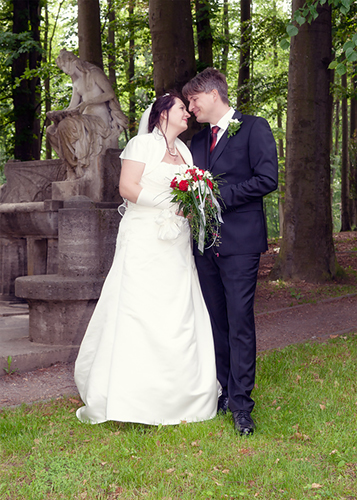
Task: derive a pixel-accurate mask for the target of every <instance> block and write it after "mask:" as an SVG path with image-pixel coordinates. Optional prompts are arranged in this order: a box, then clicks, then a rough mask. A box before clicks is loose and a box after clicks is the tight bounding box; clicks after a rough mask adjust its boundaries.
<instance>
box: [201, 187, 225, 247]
mask: <svg viewBox="0 0 357 500" xmlns="http://www.w3.org/2000/svg"><path fill="white" fill-rule="evenodd" d="M202 186H203V188H204V189H203V194H202V192H201V187H202ZM207 191H208V193H207ZM207 194H209V195H210V197H211V200H212V203H213V204H214V206H215V207H216V208H217V216H216V218H217V219H218V221H219V222H220V223H221V224H223V219H222V213H221V207H220V205H219V203H218V201H217V199H216V198H215V196H214V194H213V192H212V189H211V188H210V187H209V186H207V185H206V184H205V183H204V182H202V181H199V189H198V196H199V200H200V203H199V205H198V211H199V214H200V231H199V239H198V250H199V251H200V252H201V253H203V250H204V243H205V227H206V216H205V203H206V198H207ZM216 239H217V237H215V239H214V240H213V242H212V244H211V245H210V246H209V247H208V248H211V247H212V246H213V245H214V243H215V241H216Z"/></svg>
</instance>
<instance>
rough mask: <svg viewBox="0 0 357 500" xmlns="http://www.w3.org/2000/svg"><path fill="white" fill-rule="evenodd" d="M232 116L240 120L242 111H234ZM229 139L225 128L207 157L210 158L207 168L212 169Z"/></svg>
mask: <svg viewBox="0 0 357 500" xmlns="http://www.w3.org/2000/svg"><path fill="white" fill-rule="evenodd" d="M233 118H237V119H238V120H240V119H241V118H242V113H241V112H240V111H235V113H234V115H233ZM229 139H230V138H228V130H227V129H226V130H225V132H224V134H223V135H222V137H221V138H220V140H219V141H218V144H217V146H216V147H215V148H214V150H213V151H212V154H211V155H209V158H210V162H209V165H210V166H209V169H210V170H212V169H213V167H214V164H215V162H216V161H217V159H218V158H219V157H220V155H221V154H222V153H223V151H224V148H225V147H226V145H227V143H228V141H229Z"/></svg>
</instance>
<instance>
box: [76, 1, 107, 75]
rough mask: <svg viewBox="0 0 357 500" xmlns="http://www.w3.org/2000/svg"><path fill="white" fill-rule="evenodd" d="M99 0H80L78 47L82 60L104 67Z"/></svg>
mask: <svg viewBox="0 0 357 500" xmlns="http://www.w3.org/2000/svg"><path fill="white" fill-rule="evenodd" d="M100 32H101V28H100V10H99V0H78V48H79V57H80V59H82V61H88V62H90V63H92V64H96V65H97V66H99V67H100V68H101V69H103V55H102V43H101V33H100Z"/></svg>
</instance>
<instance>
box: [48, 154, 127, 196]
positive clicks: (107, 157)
mask: <svg viewBox="0 0 357 500" xmlns="http://www.w3.org/2000/svg"><path fill="white" fill-rule="evenodd" d="M121 151H122V150H121V149H107V150H106V152H105V154H104V155H102V156H97V157H96V158H94V159H93V160H92V162H93V165H92V166H91V169H89V168H88V170H87V171H86V169H84V171H85V174H84V176H83V177H80V178H79V179H75V180H65V181H57V182H53V183H52V199H53V200H63V201H64V200H68V199H70V198H72V197H73V196H78V195H83V196H87V197H88V198H90V199H91V200H92V201H95V202H103V201H104V202H118V203H121V197H120V195H119V176H120V165H121V164H120V159H119V156H120V153H121Z"/></svg>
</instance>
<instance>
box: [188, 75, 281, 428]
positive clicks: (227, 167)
mask: <svg viewBox="0 0 357 500" xmlns="http://www.w3.org/2000/svg"><path fill="white" fill-rule="evenodd" d="M182 93H183V95H184V97H185V98H187V99H188V101H189V103H190V105H189V111H190V112H193V113H194V115H195V116H196V119H197V121H198V122H199V123H209V124H210V126H209V127H206V128H204V129H203V130H202V131H201V132H199V133H198V134H196V135H195V136H194V137H193V138H192V143H191V152H192V155H193V161H194V165H196V166H197V167H199V168H202V169H209V170H210V171H211V172H212V174H213V175H214V176H216V175H220V178H221V179H222V180H223V183H222V184H221V187H220V192H221V197H222V200H223V203H222V215H223V221H224V224H222V226H221V244H220V245H219V246H218V247H213V248H211V249H209V250H206V251H205V252H204V254H203V255H200V253H199V251H198V249H197V247H196V248H195V249H194V253H195V258H196V265H197V270H198V274H199V278H200V282H201V287H202V292H203V296H204V299H205V302H206V304H207V308H208V311H209V314H210V317H211V323H212V329H213V336H214V344H215V351H216V365H217V376H218V380H219V382H220V383H221V385H222V388H223V393H222V396H221V397H220V398H219V401H218V411H222V412H223V413H226V411H227V409H228V407H229V409H230V410H231V411H232V413H233V420H234V425H235V428H236V430H237V431H238V432H239V433H240V434H241V435H249V434H252V433H253V432H254V428H255V424H254V421H253V419H252V417H251V411H252V410H253V407H254V401H253V400H252V398H251V392H252V389H253V387H254V380H255V359H256V341H255V324H254V310H253V307H254V293H255V288H256V283H257V274H258V267H259V260H260V254H261V252H265V251H266V250H267V249H268V245H267V231H266V223H265V216H264V212H263V196H264V195H266V194H268V193H270V192H271V191H274V190H275V189H276V188H277V183H278V161H277V154H276V145H275V140H274V137H273V135H272V133H271V130H270V127H269V125H268V123H267V121H266V120H265V119H263V118H258V117H256V116H250V115H242V113H240V112H239V111H235V110H234V109H233V108H231V107H230V105H229V101H228V88H227V82H226V78H225V76H224V75H223V74H222V73H220V72H219V71H218V70H216V69H213V68H207V69H205V70H204V71H202V73H200V74H198V75H197V76H195V77H194V78H193V79H192V80H191V81H189V82H188V83H187V84H186V85H185V86H184V88H183V90H182ZM233 119H235V120H236V121H235V122H232V120H233ZM237 121H239V123H240V125H239V124H237ZM229 135H230V137H228V136H229Z"/></svg>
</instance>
